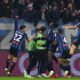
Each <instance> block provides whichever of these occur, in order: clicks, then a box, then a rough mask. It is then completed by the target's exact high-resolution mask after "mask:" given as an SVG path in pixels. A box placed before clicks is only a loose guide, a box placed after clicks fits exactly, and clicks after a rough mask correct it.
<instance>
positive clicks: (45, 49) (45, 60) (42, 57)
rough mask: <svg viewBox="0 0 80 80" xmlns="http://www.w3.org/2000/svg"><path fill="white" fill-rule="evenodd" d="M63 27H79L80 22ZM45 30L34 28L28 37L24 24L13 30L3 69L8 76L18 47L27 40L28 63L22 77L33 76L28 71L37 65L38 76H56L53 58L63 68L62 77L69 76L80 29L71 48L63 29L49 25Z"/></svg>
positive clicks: (16, 56) (79, 36)
mask: <svg viewBox="0 0 80 80" xmlns="http://www.w3.org/2000/svg"><path fill="white" fill-rule="evenodd" d="M65 28H66V29H75V28H80V24H78V25H75V26H66V27H65ZM46 32H47V31H46V28H45V27H44V26H41V27H38V28H36V29H35V34H33V35H32V36H31V37H30V38H28V37H27V34H26V26H25V25H21V26H20V30H18V31H15V33H14V36H13V39H12V41H11V46H10V53H9V55H8V58H7V61H6V66H5V71H6V73H7V75H8V76H11V73H12V71H13V70H14V67H15V65H16V62H17V60H18V55H19V53H20V49H21V47H22V45H23V43H25V41H27V42H28V43H29V46H28V54H29V65H28V68H27V69H26V71H24V77H26V78H33V77H32V76H30V71H31V69H32V68H33V67H34V66H36V65H37V70H38V73H37V76H38V77H42V76H43V77H52V78H57V77H58V75H57V73H56V71H55V70H54V68H53V66H54V64H53V60H54V61H55V62H56V63H58V64H59V66H60V68H61V69H63V71H64V77H71V67H70V58H71V57H72V55H73V53H74V50H75V48H76V47H77V46H78V45H79V42H80V41H79V40H80V31H79V32H78V37H77V38H76V40H75V41H74V42H73V44H72V46H71V48H69V46H68V43H67V40H66V37H65V35H64V30H63V29H62V28H57V29H54V28H53V27H52V26H50V28H49V29H48V33H46ZM57 48H58V51H59V53H60V56H59V57H58V58H56V56H55V55H54V53H55V52H56V50H57ZM46 70H48V72H49V74H46V73H45V72H46Z"/></svg>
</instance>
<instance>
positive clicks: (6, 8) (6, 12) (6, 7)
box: [0, 0, 12, 18]
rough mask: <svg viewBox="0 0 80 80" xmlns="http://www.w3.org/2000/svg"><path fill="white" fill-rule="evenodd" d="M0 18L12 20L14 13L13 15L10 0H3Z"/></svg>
mask: <svg viewBox="0 0 80 80" xmlns="http://www.w3.org/2000/svg"><path fill="white" fill-rule="evenodd" d="M0 12H1V14H0V16H1V17H8V18H10V17H11V15H12V13H11V6H10V4H9V0H3V2H2V4H1V5H0Z"/></svg>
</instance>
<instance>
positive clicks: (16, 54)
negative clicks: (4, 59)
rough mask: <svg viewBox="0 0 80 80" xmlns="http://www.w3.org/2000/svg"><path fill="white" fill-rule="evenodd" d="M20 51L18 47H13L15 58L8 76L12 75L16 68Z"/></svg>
mask: <svg viewBox="0 0 80 80" xmlns="http://www.w3.org/2000/svg"><path fill="white" fill-rule="evenodd" d="M18 52H19V50H18V49H16V48H13V52H12V56H13V59H12V61H11V63H10V68H9V71H8V72H7V74H8V76H11V73H12V71H13V70H14V67H15V65H16V62H17V60H18Z"/></svg>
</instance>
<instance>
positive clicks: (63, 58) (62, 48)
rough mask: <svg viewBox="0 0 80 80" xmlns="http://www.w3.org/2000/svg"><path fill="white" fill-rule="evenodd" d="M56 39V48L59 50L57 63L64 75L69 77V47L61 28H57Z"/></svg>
mask: <svg viewBox="0 0 80 80" xmlns="http://www.w3.org/2000/svg"><path fill="white" fill-rule="evenodd" d="M57 41H58V49H59V52H60V57H59V61H58V64H59V65H60V67H61V69H63V70H64V72H65V74H64V77H70V76H71V75H70V73H71V68H70V62H69V61H68V60H67V59H68V56H69V51H70V49H69V46H68V43H67V40H66V37H65V35H64V31H63V29H61V28H59V29H58V34H57Z"/></svg>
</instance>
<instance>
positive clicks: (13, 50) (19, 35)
mask: <svg viewBox="0 0 80 80" xmlns="http://www.w3.org/2000/svg"><path fill="white" fill-rule="evenodd" d="M25 29H26V26H24V25H21V26H20V30H18V31H16V32H15V34H14V37H13V39H12V42H11V46H10V53H9V55H8V58H7V61H6V66H5V71H6V72H7V74H8V76H11V73H12V71H13V69H14V67H15V65H16V62H17V60H18V55H19V53H20V49H21V45H22V43H23V42H25V41H27V42H29V40H28V37H27V34H26V33H25Z"/></svg>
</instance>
